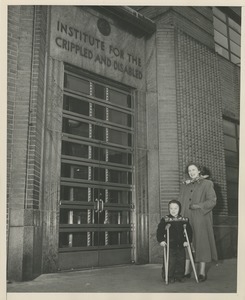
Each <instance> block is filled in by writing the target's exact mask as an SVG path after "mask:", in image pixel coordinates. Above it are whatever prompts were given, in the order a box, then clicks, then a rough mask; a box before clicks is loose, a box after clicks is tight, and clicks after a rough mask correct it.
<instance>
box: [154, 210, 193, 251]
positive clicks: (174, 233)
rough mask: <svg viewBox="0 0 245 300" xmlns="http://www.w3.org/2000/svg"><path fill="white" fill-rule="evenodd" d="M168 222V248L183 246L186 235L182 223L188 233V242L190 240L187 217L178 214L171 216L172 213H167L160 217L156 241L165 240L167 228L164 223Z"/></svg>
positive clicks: (190, 232) (190, 230)
mask: <svg viewBox="0 0 245 300" xmlns="http://www.w3.org/2000/svg"><path fill="white" fill-rule="evenodd" d="M167 224H170V227H169V247H170V248H183V247H184V246H183V244H184V242H186V241H187V240H186V237H185V234H184V226H183V225H184V224H185V225H186V231H187V234H188V238H189V242H190V243H191V242H192V229H191V226H190V223H189V219H188V218H185V217H182V216H181V215H178V216H177V217H173V216H172V215H167V216H165V217H164V218H162V219H161V222H160V223H159V225H158V228H157V241H158V242H159V243H161V242H162V241H165V242H167V230H166V225H167Z"/></svg>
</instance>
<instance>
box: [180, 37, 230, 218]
mask: <svg viewBox="0 0 245 300" xmlns="http://www.w3.org/2000/svg"><path fill="white" fill-rule="evenodd" d="M177 45H178V46H177V52H176V55H177V57H176V61H177V103H178V133H179V145H180V147H181V149H180V152H179V153H180V156H179V162H180V170H182V171H183V170H184V169H185V166H186V164H187V163H188V161H196V162H199V163H201V164H203V165H204V166H206V167H207V168H208V169H209V170H210V172H211V177H212V179H213V181H214V183H215V187H216V192H217V195H218V203H217V206H216V213H218V214H220V215H222V214H224V215H226V214H227V195H226V183H225V161H224V145H223V125H222V98H221V86H220V82H219V78H220V72H219V68H218V61H217V57H216V55H215V54H214V53H213V52H212V51H210V49H209V48H207V47H206V46H204V45H202V44H201V43H198V42H197V41H195V40H194V39H192V38H191V37H189V36H188V35H186V34H184V33H182V32H180V31H179V32H178V35H177Z"/></svg>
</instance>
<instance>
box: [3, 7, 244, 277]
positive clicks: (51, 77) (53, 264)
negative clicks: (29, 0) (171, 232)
mask: <svg viewBox="0 0 245 300" xmlns="http://www.w3.org/2000/svg"><path fill="white" fill-rule="evenodd" d="M240 25H241V13H240V9H239V8H222V10H220V9H217V8H215V7H167V6H162V7H150V6H148V7H133V8H132V7H120V6H115V7H110V6H106V7H101V6H93V7H88V6H9V7H8V135H7V137H8V153H7V167H8V174H7V273H8V279H9V280H17V281H18V280H30V279H33V278H35V277H37V276H39V275H40V274H42V273H49V272H58V271H63V270H71V269H74V270H75V269H82V268H92V267H93V268H94V267H103V266H108V265H121V264H129V263H138V264H141V263H157V262H161V260H162V253H161V249H160V247H159V245H158V244H157V241H156V228H157V224H158V222H159V221H160V218H161V216H162V215H164V214H166V213H167V203H168V201H169V200H171V199H173V198H176V197H177V196H178V193H179V188H180V184H181V182H182V181H183V178H184V169H185V166H186V164H187V163H188V162H189V161H198V162H199V163H201V164H203V165H205V166H206V167H207V168H208V169H209V170H210V172H211V178H212V180H213V182H214V184H215V189H216V193H217V197H218V200H217V205H216V208H215V210H214V231H215V239H216V244H217V249H218V255H219V258H220V259H222V258H228V257H235V256H236V253H237V224H238V222H237V211H238V157H239V153H238V143H239V117H240V116H239V115H240V112H239V107H240V66H239V61H240V52H239V51H240V35H239V30H240ZM240 34H241V33H240Z"/></svg>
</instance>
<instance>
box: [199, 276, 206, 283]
mask: <svg viewBox="0 0 245 300" xmlns="http://www.w3.org/2000/svg"><path fill="white" fill-rule="evenodd" d="M205 280H207V276H206V275H202V274H200V275H199V276H198V281H199V282H203V281H205Z"/></svg>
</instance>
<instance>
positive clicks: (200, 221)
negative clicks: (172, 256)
mask: <svg viewBox="0 0 245 300" xmlns="http://www.w3.org/2000/svg"><path fill="white" fill-rule="evenodd" d="M186 173H187V174H188V176H189V180H186V181H185V182H184V183H183V185H182V186H181V190H180V195H179V201H180V203H181V205H182V214H183V216H184V217H188V218H189V220H190V225H191V227H192V230H193V247H194V251H195V262H196V263H199V276H198V280H199V282H202V281H205V280H206V279H207V275H206V270H205V269H206V263H207V262H211V261H212V260H217V250H216V246H215V240H214V233H213V214H212V209H213V207H214V206H215V205H216V194H215V191H214V188H213V183H212V181H210V180H207V179H206V178H207V177H208V176H207V175H206V176H203V174H202V170H201V167H200V166H199V165H197V164H195V163H190V164H188V166H187V167H186ZM190 267H191V266H190V260H189V259H186V268H185V277H186V278H190Z"/></svg>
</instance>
